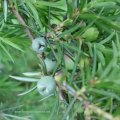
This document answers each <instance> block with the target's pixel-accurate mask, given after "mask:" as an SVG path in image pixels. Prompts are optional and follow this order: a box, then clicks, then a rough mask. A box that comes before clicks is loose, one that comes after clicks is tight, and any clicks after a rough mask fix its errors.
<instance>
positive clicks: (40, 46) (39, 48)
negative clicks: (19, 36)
mask: <svg viewBox="0 0 120 120" xmlns="http://www.w3.org/2000/svg"><path fill="white" fill-rule="evenodd" d="M32 48H33V50H34V51H35V52H37V53H43V52H44V51H45V49H46V40H45V38H44V37H39V38H36V39H34V40H33V42H32Z"/></svg>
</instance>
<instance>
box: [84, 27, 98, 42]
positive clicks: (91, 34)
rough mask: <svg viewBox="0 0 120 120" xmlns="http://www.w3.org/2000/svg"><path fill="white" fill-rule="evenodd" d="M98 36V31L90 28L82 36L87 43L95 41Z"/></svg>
mask: <svg viewBox="0 0 120 120" xmlns="http://www.w3.org/2000/svg"><path fill="white" fill-rule="evenodd" d="M98 35H99V31H98V29H97V28H96V27H90V28H88V29H87V30H86V31H85V32H84V34H83V35H82V37H83V38H85V40H87V41H95V40H97V38H98Z"/></svg>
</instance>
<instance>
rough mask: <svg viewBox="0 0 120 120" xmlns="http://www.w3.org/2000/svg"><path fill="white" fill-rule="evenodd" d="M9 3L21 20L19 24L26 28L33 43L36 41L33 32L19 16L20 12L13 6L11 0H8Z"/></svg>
mask: <svg viewBox="0 0 120 120" xmlns="http://www.w3.org/2000/svg"><path fill="white" fill-rule="evenodd" d="M8 3H9V5H10V7H11V11H12V12H13V13H14V15H15V16H16V17H17V19H18V20H19V22H20V23H21V24H22V26H23V27H25V28H26V32H27V34H28V36H29V38H30V39H31V40H32V41H33V40H34V36H33V33H32V32H31V30H30V29H29V28H28V27H27V25H26V23H25V21H24V19H23V17H22V16H21V15H20V14H19V12H18V11H17V10H16V9H15V7H14V6H13V5H12V2H11V0H8Z"/></svg>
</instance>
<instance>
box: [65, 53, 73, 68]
mask: <svg viewBox="0 0 120 120" xmlns="http://www.w3.org/2000/svg"><path fill="white" fill-rule="evenodd" d="M64 60H65V67H66V69H67V70H72V69H73V68H74V65H75V63H74V61H73V60H72V59H71V58H70V57H68V56H67V55H65V56H64Z"/></svg>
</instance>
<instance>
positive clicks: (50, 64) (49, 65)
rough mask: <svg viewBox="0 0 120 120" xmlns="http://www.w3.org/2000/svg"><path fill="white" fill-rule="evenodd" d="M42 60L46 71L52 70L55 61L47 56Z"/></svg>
mask: <svg viewBox="0 0 120 120" xmlns="http://www.w3.org/2000/svg"><path fill="white" fill-rule="evenodd" d="M44 62H45V66H46V70H47V72H48V73H49V72H52V71H53V69H54V68H55V65H56V61H55V60H52V59H49V58H45V60H44Z"/></svg>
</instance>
